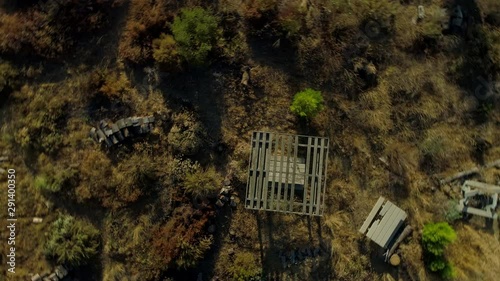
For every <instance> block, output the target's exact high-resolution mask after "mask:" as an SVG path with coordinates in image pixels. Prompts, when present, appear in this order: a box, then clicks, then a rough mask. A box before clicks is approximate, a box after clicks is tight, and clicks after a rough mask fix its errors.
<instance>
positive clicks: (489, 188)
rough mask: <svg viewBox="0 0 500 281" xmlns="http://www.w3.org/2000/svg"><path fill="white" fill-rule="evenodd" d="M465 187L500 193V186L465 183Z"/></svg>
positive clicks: (475, 182) (476, 182)
mask: <svg viewBox="0 0 500 281" xmlns="http://www.w3.org/2000/svg"><path fill="white" fill-rule="evenodd" d="M464 185H468V186H472V187H475V188H479V189H482V191H487V192H495V193H500V186H497V185H493V184H487V183H484V182H478V181H465V183H464Z"/></svg>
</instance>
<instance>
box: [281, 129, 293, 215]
mask: <svg viewBox="0 0 500 281" xmlns="http://www.w3.org/2000/svg"><path fill="white" fill-rule="evenodd" d="M290 145H291V140H290V136H286V148H287V152H286V170H285V171H286V172H285V194H284V199H285V211H288V209H289V208H290V200H289V199H288V188H289V186H288V183H289V181H288V179H289V178H290ZM283 154H285V153H283ZM282 165H283V166H285V163H282ZM292 174H294V173H292Z"/></svg>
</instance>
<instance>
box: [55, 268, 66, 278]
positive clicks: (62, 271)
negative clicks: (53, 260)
mask: <svg viewBox="0 0 500 281" xmlns="http://www.w3.org/2000/svg"><path fill="white" fill-rule="evenodd" d="M54 273H55V274H56V275H57V277H59V279H63V278H64V277H66V275H68V271H67V270H66V268H64V266H62V265H58V266H56V268H55V270H54Z"/></svg>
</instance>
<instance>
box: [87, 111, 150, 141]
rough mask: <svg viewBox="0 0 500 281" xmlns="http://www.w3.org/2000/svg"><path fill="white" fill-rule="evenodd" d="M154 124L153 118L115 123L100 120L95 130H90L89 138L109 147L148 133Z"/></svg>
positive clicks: (147, 117) (124, 120)
mask: <svg viewBox="0 0 500 281" xmlns="http://www.w3.org/2000/svg"><path fill="white" fill-rule="evenodd" d="M154 122H155V118H154V117H153V116H146V117H135V116H134V117H128V118H123V119H120V120H118V121H116V123H108V122H107V121H106V120H101V122H99V126H98V127H97V128H95V127H93V128H92V129H90V137H91V138H92V139H93V140H94V141H95V142H98V143H104V144H106V146H107V147H111V146H113V145H115V144H117V143H119V142H121V141H123V140H125V139H126V138H129V137H132V136H139V135H143V134H146V133H149V132H150V131H151V130H152V129H153V124H154Z"/></svg>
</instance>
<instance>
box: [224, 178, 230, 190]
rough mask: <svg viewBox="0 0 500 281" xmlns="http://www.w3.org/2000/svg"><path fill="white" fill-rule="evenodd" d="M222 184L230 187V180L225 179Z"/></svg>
mask: <svg viewBox="0 0 500 281" xmlns="http://www.w3.org/2000/svg"><path fill="white" fill-rule="evenodd" d="M224 186H226V187H228V188H229V189H231V180H230V179H225V180H224Z"/></svg>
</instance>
